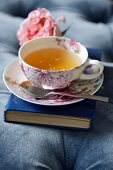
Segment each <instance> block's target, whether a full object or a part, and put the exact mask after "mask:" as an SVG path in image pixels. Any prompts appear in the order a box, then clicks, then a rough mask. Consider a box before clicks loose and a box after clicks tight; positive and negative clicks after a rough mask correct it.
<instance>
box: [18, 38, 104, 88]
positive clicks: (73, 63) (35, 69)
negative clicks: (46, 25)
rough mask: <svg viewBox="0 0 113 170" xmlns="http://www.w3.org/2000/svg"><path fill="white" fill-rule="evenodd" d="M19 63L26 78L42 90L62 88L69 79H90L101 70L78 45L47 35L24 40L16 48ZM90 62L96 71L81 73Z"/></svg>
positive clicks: (99, 73) (100, 64) (70, 80)
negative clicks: (23, 42)
mask: <svg viewBox="0 0 113 170" xmlns="http://www.w3.org/2000/svg"><path fill="white" fill-rule="evenodd" d="M55 50H56V51H55ZM44 51H45V52H44ZM48 51H49V52H48ZM36 53H37V54H36ZM42 53H43V55H42V56H41V54H42ZM33 55H35V58H34V57H33ZM57 55H58V56H57ZM59 56H60V57H63V59H61V58H59ZM27 57H29V60H27ZM46 57H47V58H46ZM43 58H44V60H43ZM35 60H36V61H35ZM42 60H43V61H42ZM52 60H53V61H52ZM28 61H30V62H28ZM19 62H20V65H21V68H22V70H23V71H24V74H25V76H26V77H27V79H28V80H29V81H30V82H32V83H33V84H34V85H35V86H38V87H41V88H46V89H60V88H65V87H67V86H68V85H69V84H70V82H72V81H73V80H78V79H85V80H89V79H94V78H96V77H98V76H100V75H101V74H102V72H103V65H102V63H101V62H100V61H98V60H92V59H89V58H88V51H87V49H86V48H85V47H84V46H83V45H82V44H80V43H79V42H76V41H75V40H72V39H69V38H66V37H57V36H50V37H43V38H37V39H33V40H30V41H28V42H27V43H25V44H24V45H22V46H21V47H20V49H19ZM42 62H43V64H41V63H42ZM51 62H52V64H53V65H52V64H51ZM37 64H38V66H37ZM54 64H55V65H54ZM49 65H50V66H51V67H49ZM91 65H94V66H96V68H97V69H96V72H92V73H90V74H87V73H85V71H84V70H85V69H86V68H88V67H90V66H91Z"/></svg>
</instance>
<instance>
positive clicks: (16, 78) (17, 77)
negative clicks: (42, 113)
mask: <svg viewBox="0 0 113 170" xmlns="http://www.w3.org/2000/svg"><path fill="white" fill-rule="evenodd" d="M3 80H4V83H5V85H6V87H7V88H8V89H9V90H10V91H11V92H12V93H13V94H14V95H16V96H17V97H19V98H21V99H23V100H25V101H28V102H30V103H34V104H39V105H48V106H58V105H67V104H71V103H77V102H80V101H81V100H83V99H80V98H71V97H66V96H65V97H61V96H59V95H53V96H51V97H50V96H48V97H47V98H44V99H39V100H38V99H35V98H34V97H31V96H29V95H27V94H25V93H23V92H22V91H21V90H20V89H19V86H18V85H19V84H20V83H22V82H24V81H27V78H26V76H25V75H24V73H23V71H22V69H21V67H20V65H19V61H18V58H16V59H14V60H13V61H12V62H11V63H10V64H9V65H8V66H7V67H6V69H5V70H4V73H3ZM102 83H103V75H100V76H99V77H97V78H95V79H93V80H79V81H77V82H76V80H74V81H73V82H72V83H71V84H70V85H69V86H68V87H67V88H65V89H63V91H65V92H69V93H75V94H76V93H83V92H87V93H88V94H94V93H96V92H97V91H98V90H99V89H100V87H101V86H102Z"/></svg>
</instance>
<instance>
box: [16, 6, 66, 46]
mask: <svg viewBox="0 0 113 170" xmlns="http://www.w3.org/2000/svg"><path fill="white" fill-rule="evenodd" d="M61 20H62V22H65V18H63V17H59V18H58V19H57V20H56V21H55V20H54V19H53V18H52V17H51V14H50V12H49V11H48V10H46V9H45V8H38V9H37V10H34V11H32V12H30V13H29V15H28V17H27V18H26V19H25V20H24V21H23V22H22V24H21V26H20V28H19V30H18V32H17V38H18V40H19V44H20V45H22V44H24V43H25V42H27V41H29V40H31V39H34V38H38V37H46V36H52V35H53V36H55V35H57V36H61V31H60V29H59V27H58V25H57V22H58V21H61Z"/></svg>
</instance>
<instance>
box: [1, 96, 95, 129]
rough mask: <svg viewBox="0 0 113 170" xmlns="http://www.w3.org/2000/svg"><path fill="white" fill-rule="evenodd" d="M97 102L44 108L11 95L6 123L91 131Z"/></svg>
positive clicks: (85, 101)
mask: <svg viewBox="0 0 113 170" xmlns="http://www.w3.org/2000/svg"><path fill="white" fill-rule="evenodd" d="M94 111H95V101H91V100H84V101H81V102H79V103H75V104H70V105H63V106H42V105H37V104H32V103H29V102H26V101H24V100H22V99H20V98H18V97H16V96H15V95H14V94H11V95H10V98H9V100H8V102H7V105H6V108H5V111H4V113H5V121H6V122H10V123H22V124H32V125H40V126H50V127H56V128H63V129H65V128H70V129H73V128H78V129H89V128H90V125H91V122H92V120H93V119H94V117H95V114H94Z"/></svg>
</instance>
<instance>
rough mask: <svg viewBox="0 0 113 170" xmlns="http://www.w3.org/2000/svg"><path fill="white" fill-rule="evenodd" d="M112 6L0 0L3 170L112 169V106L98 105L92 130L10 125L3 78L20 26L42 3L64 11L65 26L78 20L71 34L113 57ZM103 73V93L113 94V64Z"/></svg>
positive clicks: (85, 0) (87, 0)
mask: <svg viewBox="0 0 113 170" xmlns="http://www.w3.org/2000/svg"><path fill="white" fill-rule="evenodd" d="M112 4H113V3H112V1H109V0H103V1H101V0H95V1H92V0H70V1H68V0H62V1H61V0H57V1H55V0H45V1H44V0H32V1H31V0H10V1H7V0H4V1H2V0H0V80H1V81H0V125H1V126H0V170H12V169H14V170H36V169H38V170H75V169H76V170H85V169H87V170H98V169H99V170H112V169H113V105H110V104H105V103H100V102H97V103H96V110H95V114H96V119H95V122H94V130H93V131H92V132H75V131H66V130H58V129H51V128H43V127H33V126H25V125H14V124H8V123H5V122H4V120H3V118H4V114H3V111H4V106H5V104H6V101H7V99H8V93H9V91H8V90H7V88H6V87H5V85H4V83H3V80H2V74H3V70H4V68H5V67H6V65H7V64H8V63H9V62H11V60H12V59H13V58H15V57H17V52H18V48H19V45H18V40H17V38H16V32H17V30H18V28H19V25H20V23H21V21H22V20H23V18H24V17H26V16H27V14H28V13H29V12H30V11H31V10H32V9H36V8H37V7H47V8H48V9H50V10H51V12H52V13H53V15H54V17H57V15H58V16H59V15H60V14H65V15H66V16H67V17H68V22H67V23H66V24H67V25H66V26H68V25H69V24H70V23H71V22H73V25H72V27H71V28H70V30H69V31H68V32H67V34H66V36H69V37H73V38H76V39H77V40H79V41H80V42H81V43H83V44H85V46H88V47H98V48H100V49H101V50H102V52H103V54H104V56H106V57H108V56H110V57H111V58H112V57H113V55H112V54H113V50H112V47H113V44H112V37H113V33H112V32H113V26H112V25H113V24H112V23H113V19H112V18H113V17H112V12H113V11H112ZM63 6H65V7H66V8H65V9H64V8H63V9H61V7H63ZM53 7H55V8H56V7H57V10H55V9H54V10H53ZM67 7H68V9H67ZM72 8H73V10H72ZM61 27H62V29H63V26H62V25H61ZM104 74H105V80H104V84H103V86H102V88H101V90H99V94H101V95H107V96H110V97H113V90H112V85H113V76H112V75H113V68H105V71H104Z"/></svg>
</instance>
